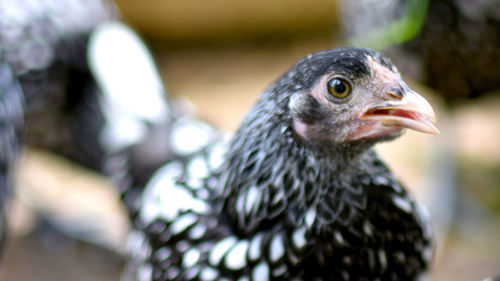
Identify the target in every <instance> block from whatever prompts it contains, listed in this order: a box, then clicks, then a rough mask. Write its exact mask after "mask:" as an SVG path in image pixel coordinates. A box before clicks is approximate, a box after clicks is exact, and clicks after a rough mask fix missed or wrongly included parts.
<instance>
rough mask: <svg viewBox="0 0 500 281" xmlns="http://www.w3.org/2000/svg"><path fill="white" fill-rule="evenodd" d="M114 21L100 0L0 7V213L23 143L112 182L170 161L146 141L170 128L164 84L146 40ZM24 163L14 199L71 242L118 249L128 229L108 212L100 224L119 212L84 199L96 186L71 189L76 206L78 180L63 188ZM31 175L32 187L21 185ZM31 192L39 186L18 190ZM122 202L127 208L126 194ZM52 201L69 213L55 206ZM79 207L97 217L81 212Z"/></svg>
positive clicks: (130, 179)
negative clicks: (75, 239) (25, 203)
mask: <svg viewBox="0 0 500 281" xmlns="http://www.w3.org/2000/svg"><path fill="white" fill-rule="evenodd" d="M117 19H118V13H117V10H116V8H115V7H114V5H113V4H112V3H110V2H107V1H101V0H92V1H80V0H56V1H17V0H13V1H10V0H7V1H2V2H1V3H0V94H1V95H0V100H1V109H2V110H1V113H0V118H1V123H0V125H1V127H0V144H1V154H0V156H1V157H0V164H1V171H0V188H1V189H2V190H1V191H2V192H1V194H0V197H1V202H0V207H2V208H3V207H4V204H5V198H6V197H7V194H8V193H11V192H13V191H14V190H13V187H12V175H11V169H12V168H13V166H14V162H15V161H16V156H17V154H18V153H19V147H21V146H23V144H27V145H28V146H30V147H34V148H38V149H43V150H48V151H51V152H53V153H56V154H59V155H61V156H63V157H65V158H67V159H69V160H71V161H74V162H75V163H78V164H80V165H83V166H84V167H87V168H90V169H91V170H94V171H96V172H98V173H101V174H103V175H105V176H109V177H111V178H112V179H113V183H114V184H116V185H117V186H129V185H131V184H132V185H134V184H141V183H142V182H141V180H144V179H145V178H148V177H149V174H148V173H151V172H152V171H153V170H154V169H155V168H156V167H157V166H158V165H159V164H161V163H163V161H164V158H165V157H167V155H168V151H165V149H162V145H161V144H162V143H163V142H161V141H158V144H155V145H151V143H153V142H155V141H156V140H157V138H161V137H162V135H163V134H161V133H159V132H160V131H162V130H163V129H164V128H166V127H168V124H167V123H166V122H167V121H166V120H167V117H168V115H169V114H171V112H170V111H169V109H168V108H167V105H166V103H165V101H164V91H165V90H164V87H163V84H162V81H161V79H160V77H159V75H158V71H157V70H156V67H155V64H154V61H153V59H152V57H151V55H150V53H149V51H148V50H147V48H146V47H145V45H144V43H143V42H142V40H141V39H140V38H139V37H138V36H137V35H136V34H135V33H134V32H133V31H132V30H131V29H130V28H128V27H126V26H125V25H124V24H121V23H119V22H118V21H117ZM23 115H24V117H23ZM30 154H34V155H37V153H30ZM42 155H43V154H42ZM35 159H37V158H35ZM43 159H44V158H42V160H38V162H40V163H43V164H42V165H48V166H49V171H50V163H54V161H52V160H51V159H52V158H51V157H48V158H47V160H43ZM27 162H28V164H25V165H23V166H21V167H20V169H22V170H21V171H20V174H21V175H23V173H24V175H26V177H21V180H20V181H19V182H20V184H19V188H18V191H17V193H18V194H20V195H21V197H22V198H23V199H24V200H25V201H28V203H29V204H30V205H32V207H34V208H36V209H38V211H39V212H41V213H42V214H44V215H45V219H46V221H48V222H50V224H51V225H56V226H57V228H58V229H60V230H63V231H64V232H66V233H69V234H71V235H73V236H76V237H80V238H83V239H85V240H89V241H92V242H95V243H99V244H101V245H104V246H107V247H111V248H113V249H114V250H121V245H117V244H116V243H117V241H119V239H117V237H116V235H118V236H120V235H121V236H123V235H124V232H125V230H126V225H127V223H126V222H125V221H124V220H123V218H122V219H120V217H118V218H117V217H116V216H115V215H114V214H113V213H112V212H111V214H110V218H109V219H106V215H104V214H105V213H106V212H102V211H103V210H104V211H106V210H111V211H116V210H115V209H108V207H109V206H102V205H99V204H97V203H98V202H99V201H98V200H99V199H98V197H97V198H94V199H92V198H93V197H92V196H90V197H88V196H85V194H86V193H85V192H87V193H89V190H93V189H92V188H93V187H92V185H89V186H90V187H89V188H88V189H87V190H81V191H82V192H83V193H76V194H79V195H80V197H81V198H80V200H78V196H64V194H65V193H71V192H76V190H78V188H75V187H76V186H79V185H78V177H75V179H74V180H73V181H72V182H71V181H70V182H71V184H70V186H64V187H61V186H58V184H57V183H58V182H57V180H54V177H55V178H57V176H52V175H51V174H50V172H49V173H48V174H47V173H46V174H43V173H40V172H38V173H37V171H36V169H35V170H33V169H31V167H32V166H33V165H32V164H33V162H35V163H36V162H37V161H36V160H35V161H31V160H30V161H27ZM55 163H57V161H56V162H55ZM30 164H31V165H30ZM56 165H57V164H56ZM67 165H74V164H67ZM63 166H64V165H63ZM70 173H71V172H70ZM55 174H56V175H57V173H55ZM33 175H36V176H38V179H37V180H36V181H37V182H35V183H34V182H30V181H29V180H26V179H30V178H34V177H33ZM134 175H137V177H136V176H134ZM30 176H31V177H30ZM36 176H35V177H36ZM23 179H24V180H23ZM104 181H105V180H104ZM102 185H106V184H102ZM102 185H101V186H102ZM27 186H31V187H35V188H23V187H27ZM37 186H43V187H44V188H45V189H43V188H42V189H40V188H38V189H37V188H36V187H37ZM58 187H60V188H58ZM106 188H108V189H110V188H109V187H106ZM103 192H104V193H105V194H106V193H109V192H110V191H109V190H104V189H98V188H97V189H96V193H97V194H99V193H103ZM125 197H126V198H125V200H126V201H127V202H131V203H130V204H133V201H134V197H133V195H132V194H127V195H126V196H125ZM48 198H51V199H53V200H54V202H55V201H57V200H60V204H59V206H65V207H59V208H56V209H55V210H54V207H53V206H52V204H50V203H47V202H46V201H47V199H48ZM71 198H75V200H68V199H71ZM66 200H68V202H65V201H66ZM116 200H117V199H115V201H116ZM89 202H93V203H95V204H91V203H89ZM111 202H113V201H111ZM64 203H65V204H64ZM74 204H77V206H74ZM78 204H79V205H78ZM105 204H106V203H105ZM72 205H73V206H72ZM116 205H117V204H115V205H114V207H115V208H118V209H119V207H117V206H116ZM78 206H80V207H82V208H85V206H86V207H87V208H90V210H93V211H94V212H95V214H94V215H90V216H89V215H88V214H85V212H83V213H82V212H79V211H78V210H79V208H78ZM72 208H73V209H72ZM74 210H77V211H76V212H75V211H74ZM98 211H101V212H102V213H99V212H98ZM7 216H10V215H9V214H7ZM96 221H100V223H96ZM116 221H119V222H121V223H118V224H116ZM2 222H3V221H2ZM109 226H118V227H119V228H120V230H118V234H115V235H114V236H113V235H111V236H109V235H107V234H106V233H107V232H112V233H113V232H116V230H110V229H109ZM1 230H2V231H4V230H5V229H4V226H2V227H1ZM120 231H121V233H120ZM108 236H109V237H108ZM122 240H123V237H122Z"/></svg>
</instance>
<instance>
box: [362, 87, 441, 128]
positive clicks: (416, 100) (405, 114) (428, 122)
mask: <svg viewBox="0 0 500 281" xmlns="http://www.w3.org/2000/svg"><path fill="white" fill-rule="evenodd" d="M361 119H364V120H376V121H380V122H382V124H383V125H385V126H389V127H401V128H409V129H413V130H415V131H419V132H422V133H428V134H439V130H438V129H437V128H436V126H434V123H435V122H436V115H435V114H434V110H432V107H431V105H430V104H429V103H428V102H427V101H426V100H425V99H424V98H423V97H422V96H421V95H419V94H417V93H416V92H414V91H412V90H408V91H406V92H405V93H404V95H403V96H402V97H401V98H398V97H393V98H392V101H385V102H384V103H381V104H376V105H374V106H371V107H370V108H368V109H367V110H366V111H365V112H364V113H363V114H362V115H361Z"/></svg>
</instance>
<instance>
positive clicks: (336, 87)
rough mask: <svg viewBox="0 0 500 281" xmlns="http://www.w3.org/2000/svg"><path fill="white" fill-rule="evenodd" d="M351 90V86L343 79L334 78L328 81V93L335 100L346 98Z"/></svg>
mask: <svg viewBox="0 0 500 281" xmlns="http://www.w3.org/2000/svg"><path fill="white" fill-rule="evenodd" d="M351 90H352V89H351V84H349V82H347V81H346V80H344V79H341V78H334V79H332V80H330V81H328V92H329V93H330V94H331V95H332V96H334V97H336V98H345V97H347V96H348V95H349V94H350V93H351Z"/></svg>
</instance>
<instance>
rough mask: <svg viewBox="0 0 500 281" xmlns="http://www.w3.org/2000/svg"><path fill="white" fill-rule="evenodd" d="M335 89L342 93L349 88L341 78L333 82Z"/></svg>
mask: <svg viewBox="0 0 500 281" xmlns="http://www.w3.org/2000/svg"><path fill="white" fill-rule="evenodd" d="M333 89H334V90H335V92H337V93H339V94H342V93H344V92H345V91H346V90H347V88H346V86H345V85H344V84H343V83H342V82H340V81H339V80H335V81H334V82H333Z"/></svg>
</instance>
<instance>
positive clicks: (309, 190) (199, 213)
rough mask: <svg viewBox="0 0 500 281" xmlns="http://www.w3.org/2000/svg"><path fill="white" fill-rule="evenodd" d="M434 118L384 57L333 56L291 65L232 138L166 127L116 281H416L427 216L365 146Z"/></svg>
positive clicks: (425, 248)
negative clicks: (165, 151)
mask: <svg viewBox="0 0 500 281" xmlns="http://www.w3.org/2000/svg"><path fill="white" fill-rule="evenodd" d="M339 85H342V86H339ZM432 119H433V112H432V109H431V108H430V106H429V105H428V103H427V102H426V101H425V100H424V99H423V98H421V97H420V96H418V95H417V94H416V93H414V92H413V91H411V90H410V89H409V88H408V86H407V85H406V84H405V83H404V82H403V80H402V79H401V77H400V76H399V74H398V72H397V70H396V68H395V67H394V65H392V63H391V62H390V61H389V60H388V59H387V58H386V57H384V56H382V55H381V54H379V53H378V52H374V51H370V50H366V49H356V48H341V49H334V50H329V51H323V52H319V53H315V54H311V55H309V56H307V57H306V58H304V59H302V60H300V61H299V62H298V63H297V64H295V65H294V66H293V67H292V68H291V69H290V70H289V71H287V72H286V73H285V74H284V75H283V76H282V77H281V78H279V79H278V80H277V81H275V82H274V83H273V84H272V85H271V86H270V87H269V88H268V89H267V90H266V91H264V93H263V94H262V96H261V98H260V99H259V100H258V102H257V103H256V105H255V106H254V107H253V108H252V109H251V110H250V111H249V113H248V114H247V115H246V117H245V118H244V120H243V121H242V124H241V126H240V127H239V129H238V131H237V132H236V133H235V135H234V136H233V137H232V138H230V139H229V138H227V137H223V136H222V135H221V134H220V133H218V132H217V131H215V130H214V129H212V128H211V127H209V126H208V125H206V124H204V123H202V122H200V121H198V120H195V119H193V118H191V117H181V118H180V119H177V120H174V121H173V122H172V124H173V126H172V131H170V136H169V137H170V139H171V140H173V141H172V145H173V147H172V152H174V154H176V157H174V159H173V160H172V161H170V162H168V163H166V164H165V166H164V167H162V168H161V169H160V170H158V171H157V172H156V174H155V175H154V176H153V178H152V179H151V181H150V182H149V184H148V185H147V186H146V188H145V189H144V192H143V194H142V197H141V205H140V208H139V210H138V213H137V216H136V219H135V221H134V224H135V232H134V233H133V235H132V236H131V239H130V241H129V244H130V246H131V250H132V253H133V258H132V260H131V261H130V263H129V266H128V269H127V272H126V274H125V276H126V277H125V279H126V280H129V279H130V280H134V279H137V280H294V279H298V280H417V279H418V278H419V277H420V276H422V274H424V273H425V271H426V270H427V269H428V267H429V265H430V260H431V256H432V247H431V246H432V239H431V231H430V229H429V221H428V218H427V217H426V215H425V211H423V209H422V208H421V207H419V206H418V204H417V203H416V202H414V201H413V200H412V199H411V197H410V196H409V195H408V194H407V192H406V191H405V189H404V188H403V186H402V185H401V184H400V183H399V182H398V181H397V180H396V179H395V178H394V177H393V175H392V174H391V172H390V171H389V170H388V168H387V167H386V166H385V164H384V163H383V162H382V161H381V160H380V159H379V158H378V157H377V155H376V154H375V152H374V151H373V150H372V149H371V147H372V146H373V145H374V144H375V143H376V142H379V141H384V140H390V139H393V138H396V137H398V136H399V135H400V134H401V132H402V130H403V128H411V129H415V130H418V131H422V132H427V133H436V132H437V130H436V128H435V127H434V126H433V125H432V122H431V120H432ZM183 136H184V138H183Z"/></svg>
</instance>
